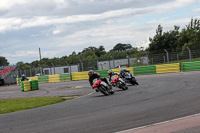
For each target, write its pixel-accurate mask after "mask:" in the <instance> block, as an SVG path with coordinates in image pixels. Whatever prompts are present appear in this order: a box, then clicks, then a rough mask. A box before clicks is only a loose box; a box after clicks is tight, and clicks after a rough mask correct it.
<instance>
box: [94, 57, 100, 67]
mask: <svg viewBox="0 0 200 133" xmlns="http://www.w3.org/2000/svg"><path fill="white" fill-rule="evenodd" d="M94 59H95V60H96V61H97V70H99V61H98V59H97V58H94Z"/></svg>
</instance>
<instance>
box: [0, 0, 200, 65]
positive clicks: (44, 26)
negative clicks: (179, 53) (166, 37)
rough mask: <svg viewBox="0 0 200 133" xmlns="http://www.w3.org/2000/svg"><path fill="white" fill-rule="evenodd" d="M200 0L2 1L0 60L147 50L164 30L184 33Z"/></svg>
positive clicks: (197, 14)
mask: <svg viewBox="0 0 200 133" xmlns="http://www.w3.org/2000/svg"><path fill="white" fill-rule="evenodd" d="M191 18H200V0H0V56H4V57H6V59H8V62H9V63H11V64H15V63H17V62H19V61H23V62H29V63H30V62H32V61H35V60H39V52H38V51H39V50H38V49H39V48H41V52H42V58H44V57H45V58H53V57H62V56H65V55H67V56H68V55H70V54H71V53H72V52H73V51H75V52H76V53H78V52H81V51H82V50H83V49H84V48H87V47H89V46H94V47H99V46H100V45H103V46H104V48H105V49H106V51H109V50H110V49H112V48H113V47H114V46H115V45H116V44H117V43H129V44H131V45H132V46H133V47H147V46H148V43H149V41H148V38H149V37H153V36H154V35H155V31H156V29H157V26H158V25H159V24H161V25H162V26H163V29H164V31H169V30H172V29H173V27H174V25H178V26H180V27H181V29H182V28H185V25H187V24H188V23H189V22H190V20H191Z"/></svg>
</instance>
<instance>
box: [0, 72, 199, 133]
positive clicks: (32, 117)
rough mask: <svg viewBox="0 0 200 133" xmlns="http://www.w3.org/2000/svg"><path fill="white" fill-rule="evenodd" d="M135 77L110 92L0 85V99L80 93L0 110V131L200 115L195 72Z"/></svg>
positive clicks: (110, 128) (57, 132)
mask: <svg viewBox="0 0 200 133" xmlns="http://www.w3.org/2000/svg"><path fill="white" fill-rule="evenodd" d="M136 79H137V80H138V82H139V84H140V85H138V86H128V87H129V89H128V90H126V91H122V90H120V89H118V88H114V90H115V94H114V95H110V96H104V95H103V94H101V93H96V92H94V91H93V90H91V88H89V84H88V81H87V80H83V81H74V82H62V83H49V84H40V88H41V89H40V90H38V91H31V92H20V90H19V88H20V87H19V86H10V87H1V88H0V94H1V95H0V98H1V99H6V98H16V97H23V96H24V95H25V96H26V97H34V96H54V95H57V96H59V95H63V96H76V95H77V96H82V95H85V96H82V97H80V98H77V99H74V100H71V101H65V102H62V103H58V104H54V105H50V106H45V107H40V108H35V109H30V110H25V111H19V112H14V113H8V114H2V115H0V133H47V132H48V133H113V132H119V131H124V130H127V129H132V128H137V127H141V126H146V125H150V124H154V123H159V122H163V121H168V120H172V119H177V118H181V117H185V116H189V115H193V114H198V113H200V104H199V103H200V86H199V84H200V71H195V72H181V73H168V74H155V75H141V76H136ZM75 86H82V87H75ZM39 92H40V93H39ZM42 92H43V94H41V93H42ZM47 92H48V93H47ZM67 92H68V93H67ZM91 92H94V93H91ZM13 93H16V94H17V95H15V94H13ZM87 94H89V95H87ZM2 97H3V98H2ZM196 128H198V127H196ZM199 129H200V128H199Z"/></svg>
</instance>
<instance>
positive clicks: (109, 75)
mask: <svg viewBox="0 0 200 133" xmlns="http://www.w3.org/2000/svg"><path fill="white" fill-rule="evenodd" d="M114 75H118V76H119V73H117V72H112V70H109V71H108V79H109V81H110V82H111V80H112V77H113V76H114Z"/></svg>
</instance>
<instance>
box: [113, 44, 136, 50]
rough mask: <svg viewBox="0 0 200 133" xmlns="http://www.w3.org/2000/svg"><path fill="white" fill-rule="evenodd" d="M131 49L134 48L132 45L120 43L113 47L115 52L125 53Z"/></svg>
mask: <svg viewBox="0 0 200 133" xmlns="http://www.w3.org/2000/svg"><path fill="white" fill-rule="evenodd" d="M131 48H132V46H131V44H122V43H118V44H116V45H115V46H114V47H113V51H117V52H123V51H125V50H128V49H131Z"/></svg>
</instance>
